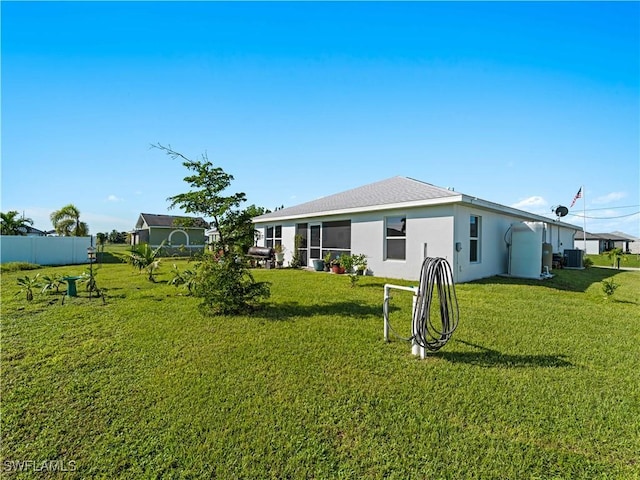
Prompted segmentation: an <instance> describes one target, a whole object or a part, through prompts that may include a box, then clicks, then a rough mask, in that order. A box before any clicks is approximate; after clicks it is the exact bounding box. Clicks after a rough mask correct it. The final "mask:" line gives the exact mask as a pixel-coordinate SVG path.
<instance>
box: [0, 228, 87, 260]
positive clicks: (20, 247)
mask: <svg viewBox="0 0 640 480" xmlns="http://www.w3.org/2000/svg"><path fill="white" fill-rule="evenodd" d="M90 246H91V237H22V236H17V235H16V236H14V235H2V236H0V263H8V262H29V263H37V264H38V265H76V264H80V263H88V262H89V260H88V258H87V248H88V247H90Z"/></svg>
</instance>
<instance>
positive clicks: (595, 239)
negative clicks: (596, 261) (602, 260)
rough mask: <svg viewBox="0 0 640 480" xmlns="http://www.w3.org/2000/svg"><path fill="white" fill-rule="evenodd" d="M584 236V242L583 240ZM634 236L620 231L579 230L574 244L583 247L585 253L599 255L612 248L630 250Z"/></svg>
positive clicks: (628, 251) (626, 251)
mask: <svg viewBox="0 0 640 480" xmlns="http://www.w3.org/2000/svg"><path fill="white" fill-rule="evenodd" d="M585 237H586V242H585ZM634 241H635V240H634V238H633V237H630V236H628V235H625V234H623V233H622V232H615V233H589V232H586V233H585V234H584V235H583V232H580V233H579V234H577V235H576V238H575V245H576V248H581V249H583V250H584V249H585V246H584V245H585V244H586V253H587V254H590V255H600V254H601V253H604V252H608V251H609V250H613V249H614V248H619V249H621V250H622V251H623V252H625V253H630V252H631V251H632V248H631V244H632V243H634Z"/></svg>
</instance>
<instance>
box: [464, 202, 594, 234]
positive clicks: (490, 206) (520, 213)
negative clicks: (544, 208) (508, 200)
mask: <svg viewBox="0 0 640 480" xmlns="http://www.w3.org/2000/svg"><path fill="white" fill-rule="evenodd" d="M462 197H463V199H462V203H465V204H468V205H473V206H475V207H480V208H485V209H487V210H494V211H498V212H502V213H507V214H509V215H513V216H515V217H520V218H525V219H529V220H537V221H539V222H545V223H553V224H555V225H560V226H562V227H566V228H571V229H573V230H575V231H577V232H581V231H582V227H579V226H577V225H572V224H570V223H565V222H561V221H559V220H554V219H553V218H549V217H545V216H544V215H538V214H537V213H531V212H527V211H525V210H519V209H517V208H513V207H508V206H506V205H500V204H498V203H494V202H489V201H488V200H482V199H481V198H477V197H471V196H468V195H462Z"/></svg>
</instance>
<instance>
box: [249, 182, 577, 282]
mask: <svg viewBox="0 0 640 480" xmlns="http://www.w3.org/2000/svg"><path fill="white" fill-rule="evenodd" d="M253 222H254V226H255V228H256V230H257V231H258V233H259V234H260V238H259V240H258V245H259V246H270V247H273V246H275V245H278V244H282V245H283V246H284V247H285V255H286V257H285V262H287V261H290V260H291V256H292V253H293V249H294V245H295V244H294V241H295V237H296V235H299V236H300V239H301V247H300V249H299V252H300V257H301V259H302V262H303V264H305V265H311V263H312V260H313V259H321V258H323V257H324V255H325V254H327V253H330V254H331V256H332V257H336V256H339V255H340V254H341V253H344V252H347V253H350V254H365V255H366V257H367V262H368V274H372V275H376V276H381V277H390V278H404V279H408V280H417V279H418V277H419V275H420V268H421V266H422V262H423V260H424V258H426V257H444V258H446V259H447V260H448V261H449V263H450V264H451V266H452V269H453V274H454V280H455V281H456V282H465V281H471V280H475V279H479V278H484V277H490V276H493V275H498V274H506V273H509V272H510V264H511V263H510V262H511V260H510V255H511V251H512V250H510V246H509V245H510V242H511V237H510V232H511V230H512V225H515V224H521V223H523V222H535V223H536V225H537V229H538V231H540V232H541V233H540V242H539V244H540V245H539V246H538V245H536V246H535V249H534V250H536V249H537V253H536V252H534V253H533V255H537V254H538V253H540V257H538V258H539V259H540V265H541V264H542V258H541V257H542V244H543V243H547V244H550V245H551V247H549V248H552V249H553V253H558V254H564V250H565V249H572V250H573V245H574V237H575V235H576V233H577V232H579V231H582V229H581V228H580V227H578V226H575V225H570V224H567V223H563V222H560V221H557V220H553V219H550V218H547V217H544V216H541V215H536V214H532V213H528V212H525V211H522V210H518V209H515V208H511V207H507V206H504V205H499V204H497V203H492V202H489V201H486V200H482V199H479V198H477V197H474V196H470V195H464V194H462V193H458V192H455V191H453V190H451V189H446V188H441V187H437V186H434V185H431V184H429V183H425V182H422V181H419V180H414V179H412V178H407V177H400V176H398V177H392V178H389V179H386V180H382V181H379V182H375V183H372V184H369V185H364V186H362V187H359V188H354V189H352V190H348V191H346V192H342V193H337V194H335V195H329V196H327V197H323V198H320V199H318V200H313V201H310V202H306V203H303V204H300V205H296V206H292V207H288V208H284V209H281V210H277V211H275V212H271V213H267V214H264V215H260V216H258V217H255V218H254V219H253ZM540 270H541V268H540Z"/></svg>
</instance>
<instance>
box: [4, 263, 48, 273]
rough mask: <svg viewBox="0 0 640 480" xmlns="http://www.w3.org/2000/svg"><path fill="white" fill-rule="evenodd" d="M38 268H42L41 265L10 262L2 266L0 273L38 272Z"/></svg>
mask: <svg viewBox="0 0 640 480" xmlns="http://www.w3.org/2000/svg"><path fill="white" fill-rule="evenodd" d="M38 268H40V265H38V264H37V263H29V262H8V263H3V264H2V265H0V271H2V272H20V271H22V270H37V269H38Z"/></svg>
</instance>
